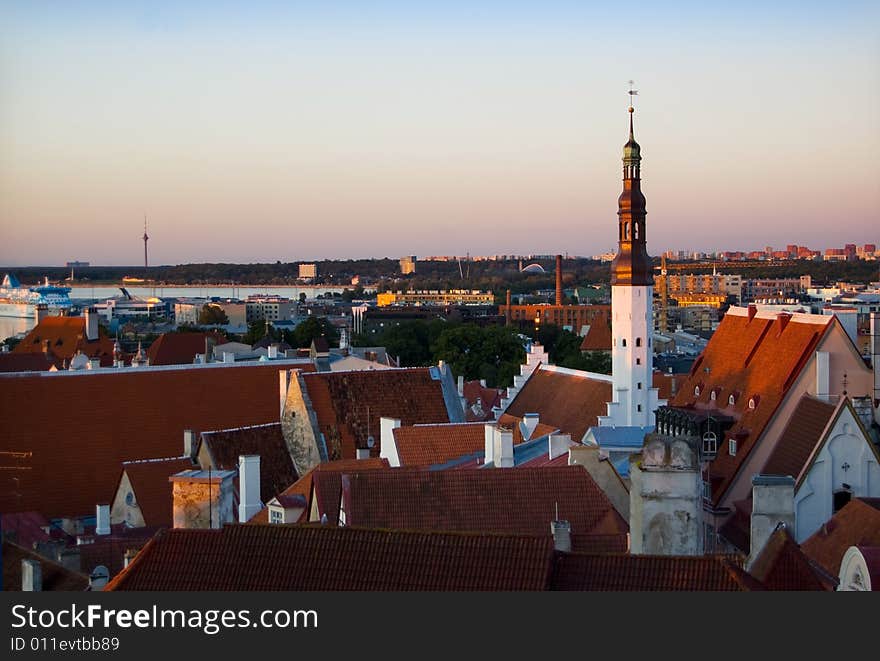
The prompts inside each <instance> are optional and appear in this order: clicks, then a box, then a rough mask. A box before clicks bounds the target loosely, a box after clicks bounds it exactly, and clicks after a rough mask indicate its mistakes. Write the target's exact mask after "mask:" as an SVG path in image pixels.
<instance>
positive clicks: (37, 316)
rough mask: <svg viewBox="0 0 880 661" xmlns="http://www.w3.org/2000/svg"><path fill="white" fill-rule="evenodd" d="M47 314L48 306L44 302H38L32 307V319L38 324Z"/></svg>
mask: <svg viewBox="0 0 880 661" xmlns="http://www.w3.org/2000/svg"><path fill="white" fill-rule="evenodd" d="M48 316H49V306H48V305H46V304H45V303H38V304H37V306H36V307H35V308H34V321H35V322H36V323H38V324H39V323H40V322H41V321H43V319H45V318H46V317H48Z"/></svg>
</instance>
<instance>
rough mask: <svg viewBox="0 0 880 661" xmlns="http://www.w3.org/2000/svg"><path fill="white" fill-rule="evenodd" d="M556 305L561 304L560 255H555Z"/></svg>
mask: <svg viewBox="0 0 880 661" xmlns="http://www.w3.org/2000/svg"><path fill="white" fill-rule="evenodd" d="M556 305H562V255H556Z"/></svg>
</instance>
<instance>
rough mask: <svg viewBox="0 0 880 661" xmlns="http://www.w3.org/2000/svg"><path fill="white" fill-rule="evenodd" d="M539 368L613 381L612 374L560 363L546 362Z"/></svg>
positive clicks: (585, 377)
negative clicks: (574, 367)
mask: <svg viewBox="0 0 880 661" xmlns="http://www.w3.org/2000/svg"><path fill="white" fill-rule="evenodd" d="M538 369H539V370H542V371H544V372H554V373H556V374H567V375H568V376H577V377H580V378H582V379H593V380H595V381H607V382H608V383H612V377H611V375H610V374H599V373H598V372H587V371H584V370H576V369H572V368H570V367H560V366H559V365H548V364H545V363H541V364H540V365H539V366H538Z"/></svg>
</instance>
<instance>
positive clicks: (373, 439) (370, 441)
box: [367, 436, 376, 448]
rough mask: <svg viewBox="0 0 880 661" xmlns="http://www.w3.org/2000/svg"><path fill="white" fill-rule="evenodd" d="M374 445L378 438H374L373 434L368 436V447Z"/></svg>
mask: <svg viewBox="0 0 880 661" xmlns="http://www.w3.org/2000/svg"><path fill="white" fill-rule="evenodd" d="M374 445H376V439H375V438H373V437H372V436H367V447H368V448H371V447H373V446H374Z"/></svg>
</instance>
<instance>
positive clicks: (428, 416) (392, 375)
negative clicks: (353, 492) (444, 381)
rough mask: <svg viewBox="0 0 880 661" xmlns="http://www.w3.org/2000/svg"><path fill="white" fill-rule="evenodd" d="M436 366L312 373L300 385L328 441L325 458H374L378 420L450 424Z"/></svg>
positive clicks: (376, 450) (376, 454)
mask: <svg viewBox="0 0 880 661" xmlns="http://www.w3.org/2000/svg"><path fill="white" fill-rule="evenodd" d="M436 369H437V368H427V367H419V368H406V369H389V370H362V371H355V372H314V373H312V374H303V382H304V383H305V386H306V390H307V391H308V396H309V399H310V400H311V403H312V410H314V412H315V415H316V417H317V420H318V427H319V429H320V431H321V433H323V434H324V438H325V440H326V443H327V452H328V455H329V458H330V459H354V458H355V456H356V450H357V448H366V447H367V437H368V436H372V437H373V438H374V440H375V441H376V443H375V445H374V446H373V448H372V449H371V453H372V455H373V456H378V455H379V450H380V448H379V442H378V441H379V419H380V418H382V417H387V418H398V419H399V420H400V421H401V424H404V425H413V424H416V423H420V422H423V423H439V422H449V413H448V412H447V409H446V403H445V401H444V399H443V390H442V387H441V382H440V381H439V380H437V379H435V378H433V376H432V371H431V370H436Z"/></svg>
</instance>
